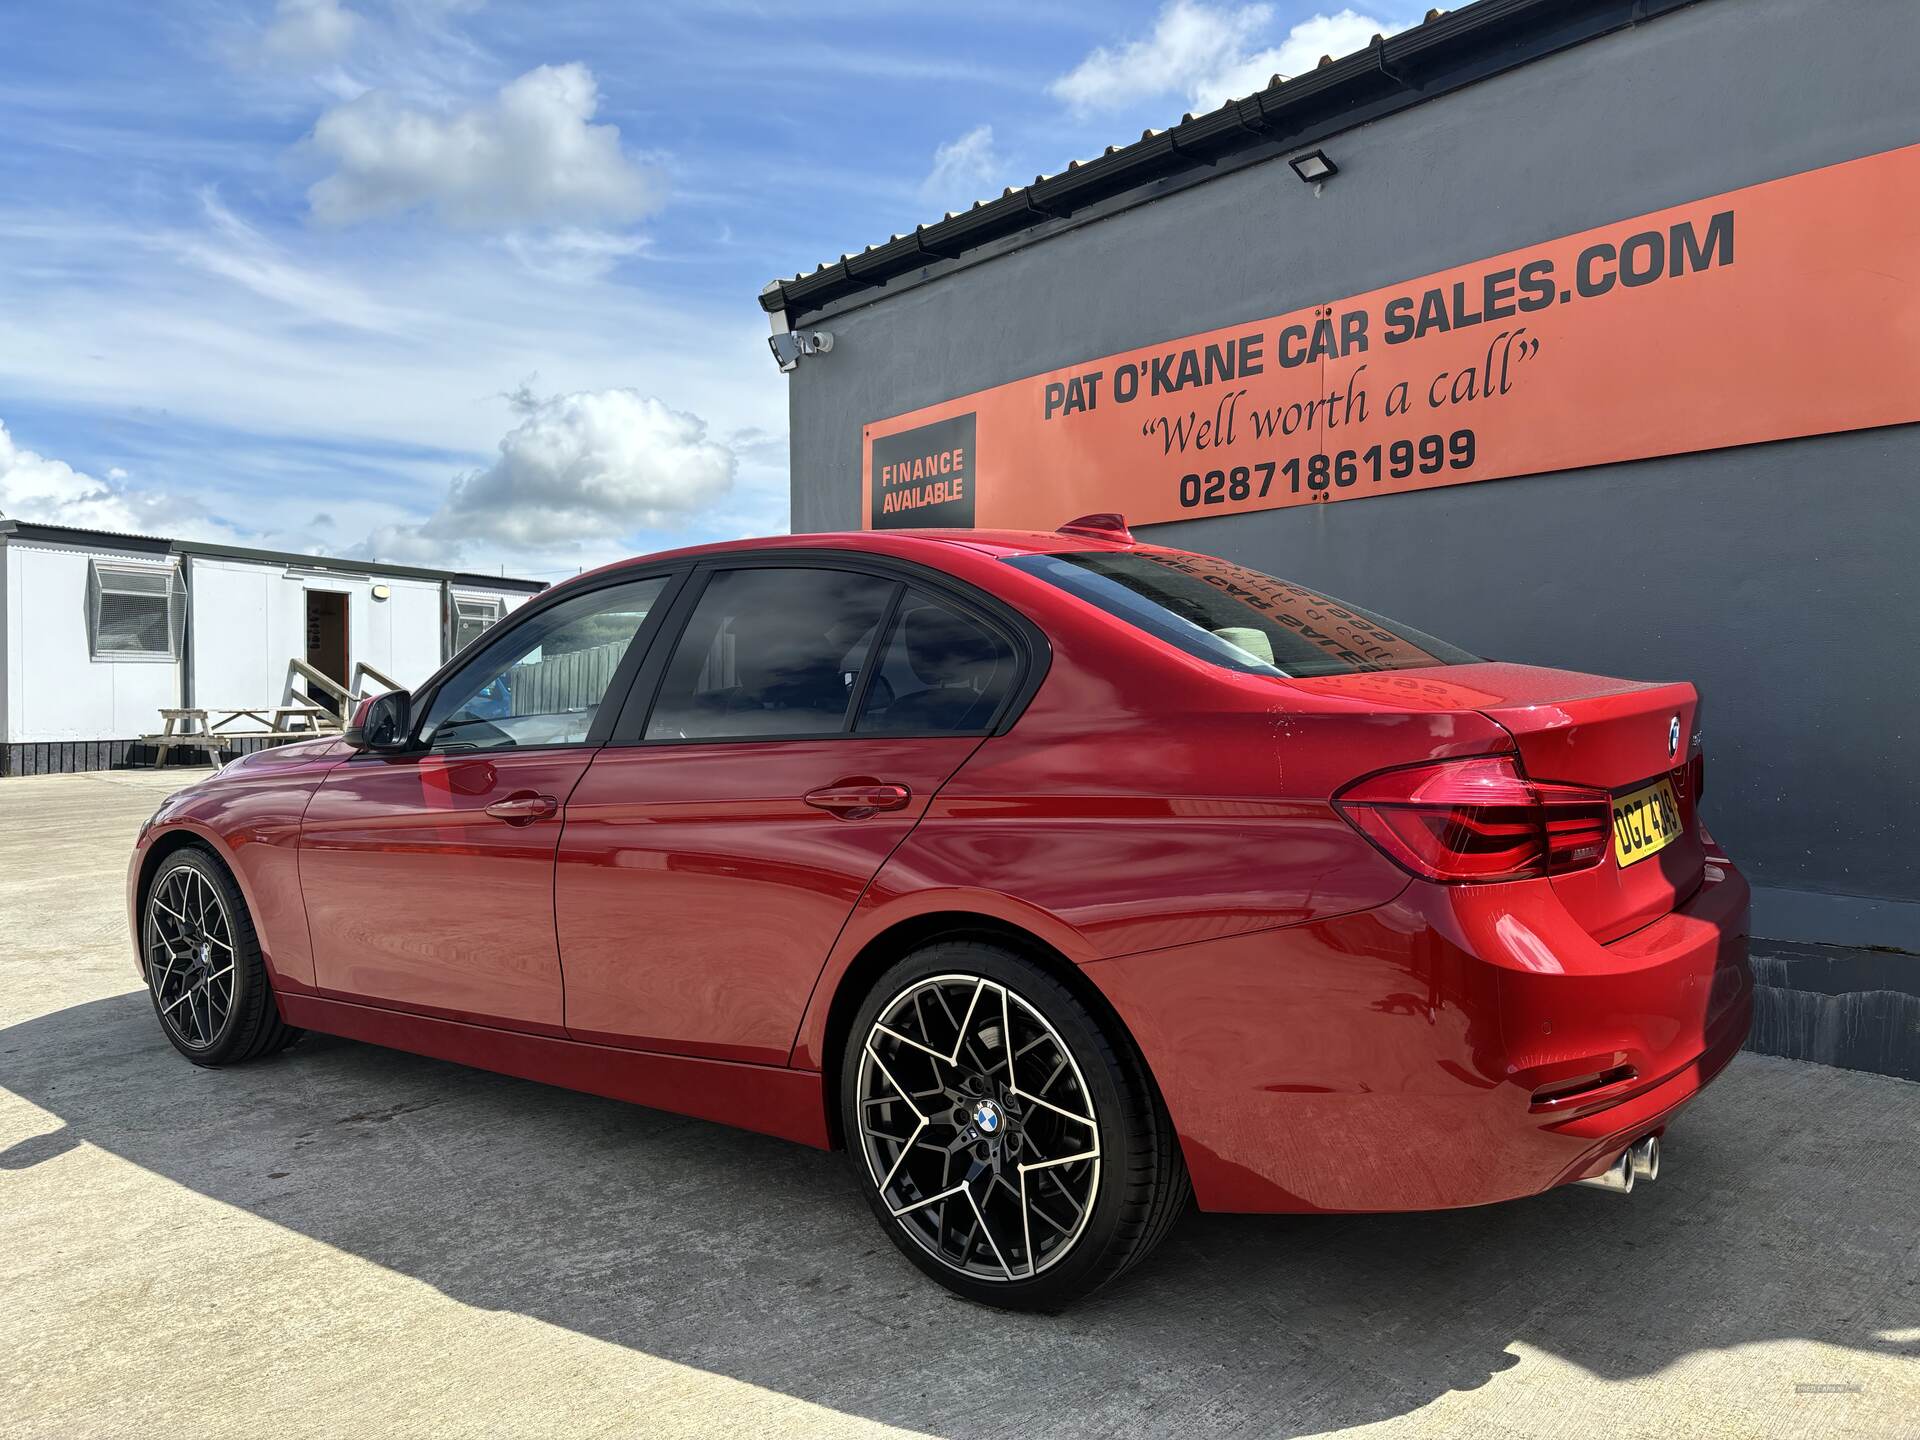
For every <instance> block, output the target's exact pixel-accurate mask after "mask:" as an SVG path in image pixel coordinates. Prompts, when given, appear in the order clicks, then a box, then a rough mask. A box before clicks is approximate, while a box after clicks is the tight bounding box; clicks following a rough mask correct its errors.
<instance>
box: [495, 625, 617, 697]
mask: <svg viewBox="0 0 1920 1440" xmlns="http://www.w3.org/2000/svg"><path fill="white" fill-rule="evenodd" d="M626 648H627V642H626V641H624V640H618V641H615V642H613V643H612V644H608V645H596V646H594V647H593V648H592V649H591V650H569V651H566V652H565V653H563V654H559V655H544V654H543V655H542V656H541V657H540V658H539V659H538V660H523V661H521V662H520V663H519V664H518V665H515V666H514V667H513V668H512V669H511V670H509V671H508V672H507V684H508V688H509V689H510V690H511V692H512V696H513V700H512V708H511V710H510V711H509V712H508V713H509V714H513V715H560V714H564V713H565V712H567V711H569V710H586V709H590V708H591V707H592V706H594V705H597V704H599V703H600V697H601V696H602V695H604V694H606V693H607V686H608V685H609V684H611V683H612V681H613V672H614V671H615V670H616V669H618V668H619V666H620V657H621V655H623V654H624V653H625V652H626Z"/></svg>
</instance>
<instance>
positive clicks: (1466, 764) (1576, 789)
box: [1333, 755, 1613, 885]
mask: <svg viewBox="0 0 1920 1440" xmlns="http://www.w3.org/2000/svg"><path fill="white" fill-rule="evenodd" d="M1333 803H1334V807H1335V808H1336V809H1337V810H1339V812H1340V813H1341V815H1342V816H1344V817H1345V818H1346V821H1347V823H1348V824H1349V825H1351V826H1353V828H1354V829H1356V830H1358V831H1359V832H1360V833H1361V834H1362V835H1364V836H1365V837H1366V838H1367V839H1368V840H1370V841H1372V842H1373V844H1374V845H1375V846H1376V847H1377V848H1378V849H1379V850H1380V851H1381V852H1382V853H1383V854H1384V855H1386V857H1387V858H1388V859H1389V860H1391V861H1393V862H1394V864H1396V865H1398V866H1400V867H1401V868H1402V869H1403V870H1410V871H1412V872H1413V873H1414V874H1415V875H1418V876H1420V877H1421V878H1422V879H1426V880H1438V881H1441V882H1442V883H1444V884H1449V885H1470V884H1488V883H1491V882H1493V881H1498V880H1536V879H1539V878H1540V877H1542V876H1545V875H1564V874H1567V873H1569V872H1571V871H1574V870H1585V869H1588V868H1590V867H1591V866H1594V865H1598V864H1599V863H1600V862H1601V860H1602V859H1604V858H1605V856H1606V853H1607V844H1608V840H1609V837H1610V836H1611V835H1612V833H1613V808H1612V805H1611V804H1610V803H1609V800H1608V797H1607V793H1606V792H1605V791H1604V790H1589V789H1587V788H1586V787H1584V786H1580V785H1547V784H1542V783H1540V782H1539V781H1536V780H1529V779H1527V778H1526V776H1524V775H1522V774H1521V773H1520V770H1519V767H1518V766H1517V765H1515V764H1514V762H1513V760H1512V759H1511V758H1510V757H1508V756H1504V755H1491V756H1481V757H1479V758H1477V759H1472V760H1442V761H1438V762H1436V763H1434V764H1430V765H1414V766H1410V767H1408V768H1407V769H1405V770H1387V771H1384V772H1382V773H1381V774H1378V775H1372V776H1369V777H1368V778H1367V779H1365V780H1360V781H1357V782H1355V783H1354V784H1353V785H1350V786H1348V787H1347V788H1346V789H1345V790H1342V791H1341V792H1340V793H1339V794H1337V795H1335V796H1334V797H1333Z"/></svg>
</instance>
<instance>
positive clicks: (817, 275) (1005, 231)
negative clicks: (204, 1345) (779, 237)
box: [760, 0, 1698, 322]
mask: <svg viewBox="0 0 1920 1440" xmlns="http://www.w3.org/2000/svg"><path fill="white" fill-rule="evenodd" d="M1696 3H1698V0H1478V3H1476V4H1471V5H1467V6H1464V7H1462V8H1461V9H1459V10H1454V11H1429V12H1428V15H1427V19H1426V21H1425V23H1424V24H1421V25H1417V26H1415V27H1414V28H1413V29H1411V30H1404V31H1402V32H1400V33H1399V34H1398V35H1395V36H1392V37H1391V38H1387V39H1382V38H1381V37H1380V36H1378V35H1376V36H1374V38H1373V43H1372V44H1371V45H1369V46H1368V47H1367V48H1366V49H1364V50H1358V51H1355V52H1354V53H1353V54H1351V55H1348V56H1346V57H1344V58H1342V59H1339V60H1335V61H1333V62H1332V63H1330V64H1325V65H1322V66H1320V67H1319V68H1318V69H1315V70H1312V71H1309V72H1308V73H1307V74H1305V75H1300V76H1297V77H1295V78H1293V79H1291V80H1286V81H1279V82H1276V83H1274V84H1271V85H1269V86H1267V88H1266V89H1264V90H1261V91H1258V92H1257V93H1255V94H1253V95H1250V96H1248V97H1247V98H1246V99H1244V100H1229V101H1228V102H1227V103H1226V104H1224V105H1222V106H1221V107H1220V108H1219V109H1218V110H1213V111H1209V112H1208V113H1207V114H1204V115H1188V116H1184V117H1182V119H1181V122H1180V123H1179V124H1178V125H1174V126H1172V127H1170V128H1168V129H1166V130H1159V131H1148V132H1147V133H1146V134H1144V135H1142V136H1141V137H1140V139H1139V140H1138V141H1136V142H1134V143H1133V144H1131V145H1124V146H1109V147H1108V149H1107V152H1106V153H1105V154H1104V155H1101V156H1099V157H1097V158H1096V159H1093V160H1089V161H1086V162H1085V163H1078V162H1076V163H1075V164H1073V165H1071V166H1069V167H1068V169H1066V170H1064V171H1061V172H1060V173H1059V174H1056V175H1051V176H1041V177H1037V178H1036V179H1035V181H1034V183H1033V184H1031V185H1028V186H1024V187H1022V188H1020V189H1011V188H1010V189H1008V190H1007V191H1006V192H1005V193H1004V194H1003V195H1002V196H1001V197H1000V198H999V199H998V200H992V201H976V202H975V203H974V205H973V207H972V208H971V209H970V210H964V211H961V212H958V213H956V214H951V215H949V216H948V217H947V218H946V219H945V220H941V221H937V222H935V223H934V224H932V225H916V226H915V227H914V228H913V231H912V232H911V233H910V234H906V235H896V236H894V237H893V238H892V239H890V240H888V241H886V242H885V243H884V244H880V245H869V246H868V247H867V248H866V249H864V250H862V251H861V252H860V254H858V255H842V256H841V257H840V259H839V260H838V261H837V262H835V263H833V264H830V265H820V266H818V267H816V268H815V270H814V272H813V274H811V275H799V274H796V275H795V276H794V277H793V278H792V279H791V280H785V279H776V280H773V281H770V282H769V283H768V284H767V286H766V287H765V288H764V289H763V290H762V291H761V292H760V306H761V308H762V309H763V310H765V311H767V312H768V313H769V314H777V313H778V312H780V311H783V310H784V311H786V312H787V315H788V320H789V322H793V321H796V320H798V319H799V318H800V317H802V316H805V315H808V314H812V313H814V312H816V311H819V310H822V309H825V308H826V307H827V306H829V305H832V304H833V303H834V302H836V301H838V300H841V299H844V298H846V297H847V296H849V295H855V294H858V293H860V292H862V291H867V290H873V289H878V288H881V287H884V286H886V285H887V284H888V283H889V282H890V281H892V280H895V279H897V278H899V277H902V276H905V275H909V274H912V273H913V272H917V271H922V270H925V269H927V268H928V267H930V266H938V265H940V264H941V262H952V261H955V260H958V259H960V258H961V257H963V256H965V255H966V254H967V253H968V252H969V251H972V250H975V249H978V248H979V247H981V246H983V245H986V244H988V243H990V242H992V241H995V240H999V239H1002V238H1004V237H1006V236H1009V235H1015V234H1018V233H1020V232H1022V231H1028V230H1035V229H1038V228H1040V227H1042V226H1045V225H1048V224H1056V223H1058V222H1060V221H1063V220H1067V219H1069V218H1070V217H1072V216H1073V215H1074V214H1076V213H1077V212H1079V211H1082V210H1085V209H1086V208H1087V207H1089V206H1091V205H1094V204H1098V203H1100V202H1102V201H1107V200H1112V199H1114V198H1115V197H1116V196H1121V195H1124V194H1126V192H1128V191H1131V190H1137V189H1140V188H1141V187H1143V186H1145V185H1147V184H1149V183H1151V182H1152V181H1155V180H1160V179H1164V178H1166V177H1168V176H1169V175H1175V174H1179V173H1181V172H1183V171H1189V170H1194V169H1197V168H1206V167H1212V166H1215V165H1217V164H1218V163H1219V162H1220V161H1221V160H1222V159H1224V158H1226V157H1228V156H1230V155H1233V154H1235V153H1237V152H1239V151H1242V150H1247V149H1251V148H1254V147H1257V146H1281V145H1284V146H1285V147H1286V148H1287V149H1289V150H1292V149H1296V148H1304V147H1306V146H1308V145H1310V144H1312V143H1313V142H1314V141H1317V140H1321V139H1324V138H1326V137H1327V136H1329V135H1334V134H1337V133H1339V132H1340V131H1341V130H1345V129H1351V128H1352V127H1353V126H1355V125H1361V124H1365V123H1367V122H1368V121H1371V120H1376V119H1378V118H1380V116H1381V115H1383V114H1388V113H1391V112H1392V111H1394V110H1398V109H1404V108H1407V107H1409V106H1413V105H1418V104H1421V103H1423V102H1425V101H1427V100H1432V99H1435V98H1437V97H1438V96H1440V95H1444V94H1446V93H1448V92H1449V91H1452V90H1457V89H1459V88H1461V87H1462V86H1465V85H1470V84H1473V83H1474V82H1476V81H1478V80H1483V79H1486V78H1487V77H1488V76H1491V75H1495V74H1499V73H1501V72H1502V71H1506V70H1512V69H1515V68H1517V67H1519V66H1521V65H1526V64H1529V63H1531V62H1532V61H1534V60H1538V59H1541V58H1542V57H1544V56H1546V55H1550V54H1553V53H1554V52H1556V51H1559V50H1565V49H1568V48H1570V47H1572V46H1575V45H1580V44H1583V43H1585V42H1586V41H1588V40H1592V39H1596V38H1598V37H1599V36H1601V35H1605V34H1609V33H1611V32H1612V31H1615V30H1621V29H1625V28H1627V27H1629V26H1632V25H1638V24H1640V23H1641V22H1642V21H1644V20H1648V19H1652V18H1654V17H1656V16H1658V15H1663V14H1666V13H1667V12H1669V11H1673V10H1678V9H1682V8H1684V7H1686V6H1688V5H1692V4H1696ZM1141 198H1146V197H1141ZM1117 208H1126V207H1125V206H1120V207H1117ZM934 273H938V272H937V271H935V272H934Z"/></svg>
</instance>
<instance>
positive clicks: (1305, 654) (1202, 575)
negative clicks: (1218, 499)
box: [1006, 550, 1480, 677]
mask: <svg viewBox="0 0 1920 1440" xmlns="http://www.w3.org/2000/svg"><path fill="white" fill-rule="evenodd" d="M1006 563H1007V564H1009V565H1012V566H1013V567H1014V568H1016V569H1019V570H1024V571H1026V572H1027V573H1028V574H1029V575H1037V576H1038V577H1039V578H1041V579H1042V580H1045V581H1047V582H1048V583H1049V584H1053V585H1057V586H1059V587H1060V588H1061V589H1062V590H1065V591H1068V592H1069V593H1071V594H1073V595H1077V596H1078V597H1079V598H1080V599H1082V600H1084V601H1086V602H1087V603H1088V604H1089V605H1094V606H1097V607H1098V608H1100V609H1102V610H1104V611H1106V612H1107V613H1108V614H1109V615H1115V616H1118V617H1119V618H1120V619H1122V620H1125V621H1126V622H1127V623H1128V624H1130V625H1134V626H1137V627H1138V628H1140V629H1142V630H1144V631H1146V632H1147V633H1148V634H1150V635H1155V636H1158V637H1159V638H1160V639H1162V640H1164V641H1166V642H1167V643H1168V644H1170V645H1173V646H1176V647H1177V648H1179V649H1181V650H1184V651H1186V652H1187V653H1188V654H1189V655H1198V656H1199V657H1200V658H1201V659H1203V660H1210V661H1212V662H1213V663H1214V664H1216V665H1222V666H1225V667H1226V668H1227V669H1229V670H1243V671H1247V672H1250V673H1252V674H1256V675H1288V676H1296V677H1299V676H1310V675H1353V674H1359V673H1361V672H1365V671H1373V670H1416V669H1421V668H1424V667H1426V666H1431V665H1471V664H1473V663H1475V662H1476V661H1477V660H1478V659H1479V658H1480V657H1479V656H1477V655H1472V654H1469V653H1468V652H1467V651H1465V650H1462V649H1461V648H1460V647H1459V646H1457V645H1449V644H1447V643H1446V642H1445V641H1444V640H1436V639H1434V638H1433V636H1431V635H1427V634H1423V633H1422V632H1420V631H1418V630H1415V629H1414V628H1413V627H1412V626H1409V625H1402V624H1401V623H1400V622H1399V621H1397V620H1389V619H1387V618H1386V617H1385V616H1384V615H1375V614H1374V613H1373V612H1372V611H1370V610H1362V609H1361V608H1360V607H1359V606H1358V605H1348V604H1346V603H1345V602H1344V601H1340V600H1335V599H1333V598H1331V597H1330V596H1326V595H1321V594H1318V593H1317V592H1315V591H1312V590H1308V589H1306V588H1305V587H1304V586H1300V585H1295V584H1293V583H1292V582H1290V581H1287V580H1277V579H1275V578H1274V577H1273V576H1271V575H1264V574H1262V573H1261V572H1260V571H1258V570H1250V569H1248V568H1247V567H1246V566H1244V565H1235V564H1234V563H1233V562H1231V561H1229V560H1217V559H1215V558H1214V557H1212V556H1211V555H1194V554H1190V553H1188V552H1186V551H1184V550H1125V551H1120V550H1078V551H1072V552H1069V553H1067V554H1061V555H1016V556H1012V557H1011V558H1009V559H1008V561H1007V562H1006Z"/></svg>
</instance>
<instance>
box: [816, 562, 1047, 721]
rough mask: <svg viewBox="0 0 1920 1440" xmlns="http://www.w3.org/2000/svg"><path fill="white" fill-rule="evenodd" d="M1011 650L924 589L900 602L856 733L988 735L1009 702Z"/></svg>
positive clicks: (985, 628) (989, 630) (911, 592)
mask: <svg viewBox="0 0 1920 1440" xmlns="http://www.w3.org/2000/svg"><path fill="white" fill-rule="evenodd" d="M1015 664H1016V661H1015V656H1014V650H1013V646H1012V645H1011V644H1009V643H1008V642H1007V640H1006V639H1005V638H1004V637H1003V636H1002V635H1001V634H1000V633H999V632H998V631H997V630H995V629H993V628H992V627H991V626H989V625H987V624H985V623H984V622H982V621H980V620H977V619H975V618H974V617H973V616H971V615H969V614H967V613H965V612H964V611H961V610H958V609H955V608H954V607H953V606H951V605H949V604H947V603H946V602H945V601H943V600H937V599H935V598H934V597H933V596H931V595H928V594H926V593H925V592H924V591H920V590H911V589H910V590H908V591H907V593H906V594H905V595H904V596H903V597H902V598H901V601H900V610H899V613H898V615H897V617H896V618H895V620H894V622H893V629H892V632H891V634H890V635H889V637H888V640H887V643H886V649H885V650H884V651H883V652H882V658H881V662H880V668H879V669H878V670H877V671H875V672H874V676H873V681H872V683H871V684H870V685H868V687H867V697H866V699H865V700H864V701H863V702H862V703H861V706H860V719H859V722H858V723H857V724H856V725H855V726H854V729H855V730H856V731H858V732H859V733H860V734H862V735H951V734H966V733H969V732H979V731H982V730H985V729H986V728H987V726H988V724H990V723H991V722H992V720H993V717H994V715H995V714H996V713H998V711H999V709H1000V702H1001V701H1002V700H1003V699H1005V698H1006V694H1007V690H1008V687H1010V686H1011V685H1012V683H1013V674H1014V669H1015Z"/></svg>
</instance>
